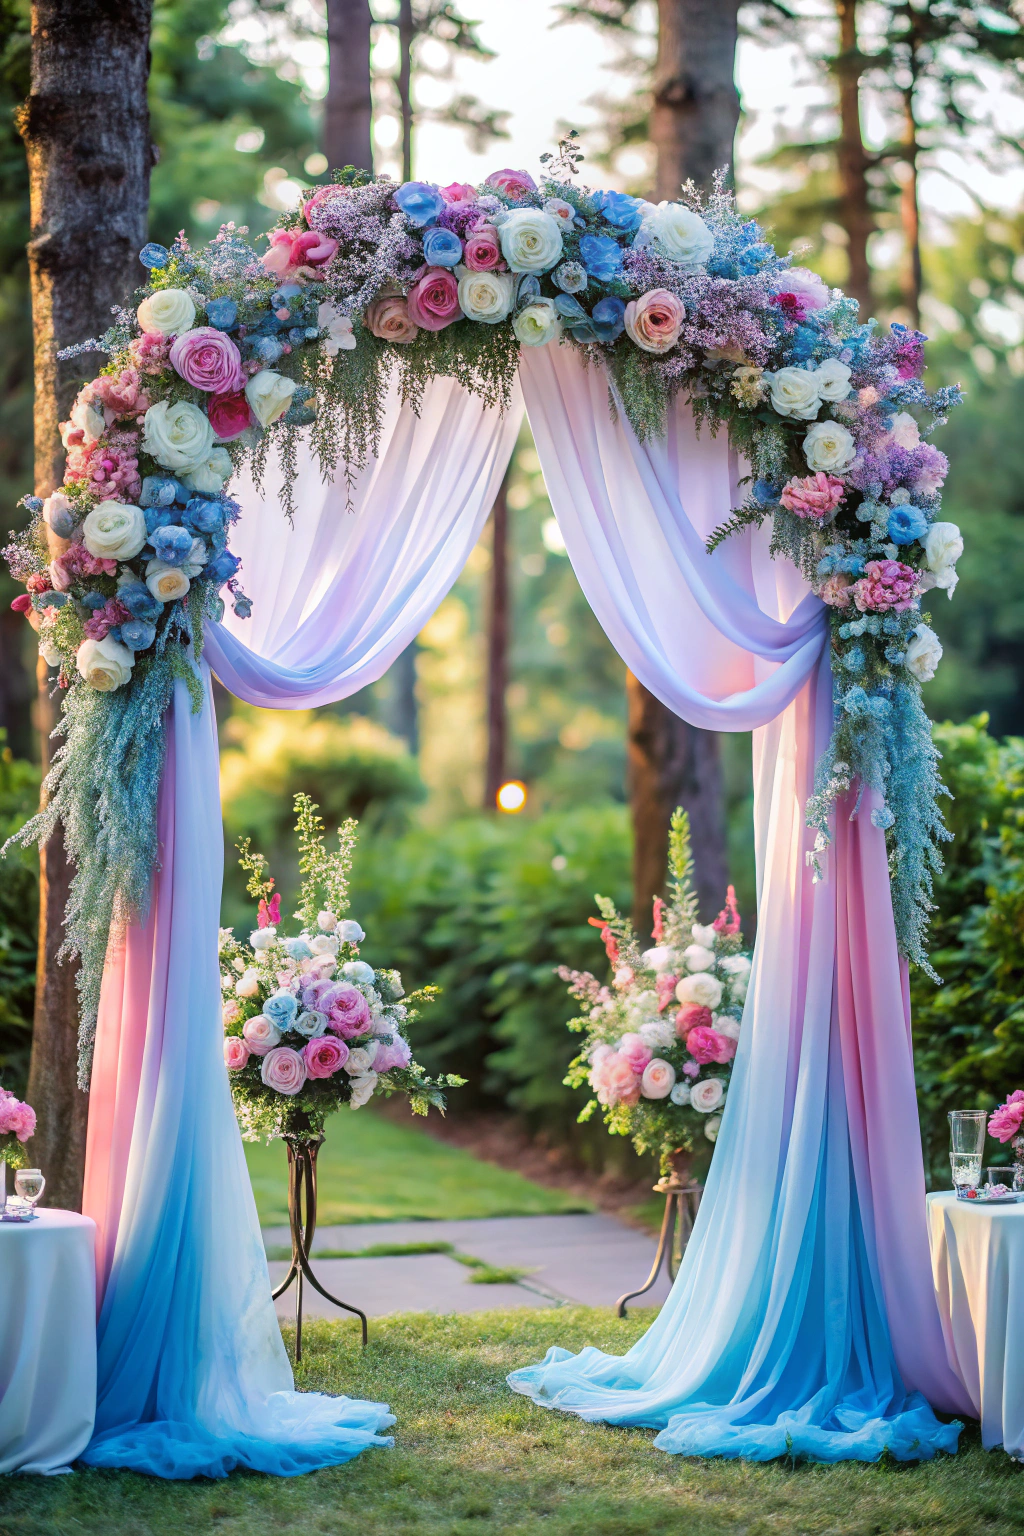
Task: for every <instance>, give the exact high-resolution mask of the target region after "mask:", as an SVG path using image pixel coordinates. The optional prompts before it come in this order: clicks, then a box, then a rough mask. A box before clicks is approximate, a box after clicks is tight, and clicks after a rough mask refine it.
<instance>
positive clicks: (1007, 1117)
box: [988, 1088, 1024, 1141]
mask: <svg viewBox="0 0 1024 1536" xmlns="http://www.w3.org/2000/svg"><path fill="white" fill-rule="evenodd" d="M1022 1125H1024V1088H1015V1089H1014V1091H1013V1093H1011V1094H1010V1097H1009V1098H1008V1099H1007V1100H1006V1102H1005V1104H1000V1106H999V1108H998V1109H994V1110H993V1111H992V1113H991V1115H990V1116H989V1121H988V1133H989V1135H990V1136H996V1137H998V1139H999V1140H1000V1141H1012V1140H1013V1138H1014V1137H1015V1136H1019V1135H1020V1130H1021V1126H1022Z"/></svg>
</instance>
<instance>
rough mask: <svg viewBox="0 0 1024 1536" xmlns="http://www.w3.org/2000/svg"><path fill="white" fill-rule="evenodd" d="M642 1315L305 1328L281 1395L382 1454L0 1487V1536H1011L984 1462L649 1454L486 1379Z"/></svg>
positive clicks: (1018, 1475) (22, 1481) (1006, 1491)
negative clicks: (283, 1467) (364, 1342)
mask: <svg viewBox="0 0 1024 1536" xmlns="http://www.w3.org/2000/svg"><path fill="white" fill-rule="evenodd" d="M650 1316H651V1314H650V1313H648V1314H647V1315H646V1317H645V1316H644V1315H643V1314H637V1315H635V1316H634V1317H631V1318H628V1319H625V1320H624V1321H622V1322H619V1321H617V1320H616V1319H614V1318H613V1317H612V1316H611V1315H610V1313H609V1312H608V1311H607V1310H596V1309H589V1308H585V1307H576V1308H569V1307H565V1308H562V1309H561V1310H559V1311H558V1312H548V1311H536V1312H535V1311H531V1310H523V1311H514V1312H491V1313H478V1314H476V1315H475V1316H471V1317H441V1318H438V1317H430V1316H426V1315H417V1316H407V1317H392V1318H387V1319H380V1320H374V1321H373V1322H372V1323H371V1328H370V1347H369V1349H368V1350H367V1352H366V1354H365V1355H364V1354H362V1353H361V1352H360V1351H359V1349H358V1348H357V1347H356V1345H355V1333H354V1330H353V1328H352V1327H351V1326H350V1325H347V1324H336V1323H327V1322H314V1323H311V1324H309V1325H308V1333H307V1334H306V1335H305V1341H306V1345H307V1349H308V1354H307V1355H306V1358H305V1359H304V1360H303V1363H302V1366H301V1368H300V1370H299V1373H298V1382H299V1385H301V1386H303V1387H307V1388H321V1389H325V1390H328V1391H332V1392H343V1391H344V1392H349V1393H352V1394H355V1395H358V1396H360V1397H368V1398H373V1399H377V1400H383V1401H385V1402H389V1403H390V1404H391V1407H392V1409H393V1411H394V1412H395V1413H396V1414H397V1415H398V1424H397V1426H396V1430H395V1433H396V1436H397V1440H396V1445H395V1447H394V1449H392V1450H380V1451H377V1450H374V1451H367V1452H365V1453H364V1454H363V1455H362V1456H361V1457H359V1458H358V1460H356V1461H354V1462H351V1463H349V1465H348V1466H345V1467H339V1468H337V1469H333V1470H329V1471H325V1472H319V1473H316V1474H313V1475H311V1476H307V1477H300V1478H294V1479H288V1480H285V1479H277V1478H270V1477H261V1476H254V1475H246V1474H238V1473H236V1474H234V1475H233V1476H232V1477H230V1478H228V1479H227V1480H226V1481H225V1482H222V1483H164V1482H159V1481H158V1480H156V1479H149V1478H144V1477H139V1476H137V1475H135V1474H133V1473H118V1472H95V1471H90V1472H82V1473H79V1474H77V1475H76V1476H74V1477H54V1478H35V1477H31V1478H30V1477H24V1478H10V1479H3V1480H2V1481H0V1536H178V1533H180V1532H182V1531H187V1532H188V1533H189V1536H207V1533H212V1532H217V1533H218V1536H313V1533H319V1532H324V1533H335V1536H497V1533H499V1532H500V1533H503V1536H504V1533H508V1536H512V1533H515V1536H540V1533H541V1532H544V1533H549V1536H733V1533H738V1532H742V1533H743V1536H777V1533H779V1532H785V1533H787V1536H788V1533H801V1536H803V1533H807V1536H817V1533H822V1536H914V1533H917V1532H920V1533H922V1536H924V1533H927V1536H977V1533H979V1532H983V1533H984V1536H1019V1533H1020V1531H1021V1528H1022V1523H1024V1468H1022V1467H1019V1466H1016V1465H1015V1464H1014V1463H1013V1462H1011V1461H1010V1460H1009V1458H1008V1457H1006V1456H1004V1455H1003V1454H1002V1452H999V1451H997V1452H992V1453H989V1454H986V1453H985V1452H984V1451H982V1450H981V1448H980V1445H979V1443H978V1439H977V1434H976V1432H971V1433H969V1434H967V1435H966V1436H965V1437H964V1450H963V1451H962V1452H961V1454H960V1455H959V1456H956V1457H944V1458H940V1459H939V1460H937V1461H935V1462H931V1463H925V1464H924V1465H921V1466H898V1465H895V1464H888V1465H886V1464H883V1465H879V1466H861V1465H859V1464H856V1463H849V1462H848V1463H845V1464H841V1465H839V1466H836V1467H822V1466H807V1465H802V1466H797V1467H792V1466H790V1465H787V1464H785V1463H773V1464H771V1465H768V1466H762V1465H756V1464H747V1463H743V1462H704V1461H690V1460H682V1459H680V1458H678V1457H672V1456H666V1455H664V1453H663V1452H661V1451H656V1450H654V1449H653V1447H652V1445H651V1441H652V1439H653V1432H652V1431H650V1430H640V1429H636V1430H623V1429H611V1428H609V1427H607V1426H605V1425H599V1424H584V1423H582V1422H581V1421H580V1420H579V1419H575V1418H572V1417H570V1416H566V1415H562V1414H558V1413H553V1412H549V1411H545V1410H544V1409H541V1408H535V1407H534V1406H533V1404H532V1403H530V1402H528V1401H527V1400H526V1399H525V1398H521V1397H517V1396H515V1395H514V1394H513V1393H511V1392H509V1391H508V1389H507V1387H506V1386H505V1384H504V1378H505V1373H506V1372H507V1371H508V1370H510V1369H512V1368H513V1367H515V1366H518V1365H524V1364H526V1363H527V1362H529V1361H532V1360H536V1359H538V1358H539V1357H540V1356H541V1355H542V1354H543V1352H544V1351H545V1349H546V1348H547V1347H548V1345H549V1344H554V1343H556V1342H557V1343H560V1344H564V1345H567V1346H569V1347H570V1348H574V1349H578V1348H580V1347H581V1346H582V1345H583V1344H585V1343H595V1344H598V1345H601V1346H602V1347H604V1348H606V1349H613V1350H617V1351H620V1350H622V1349H624V1348H626V1347H627V1346H628V1345H629V1344H630V1343H631V1342H632V1341H633V1340H634V1339H635V1338H636V1337H637V1335H638V1334H639V1333H640V1332H641V1330H642V1329H643V1328H644V1327H645V1326H646V1325H647V1322H648V1321H649V1320H650Z"/></svg>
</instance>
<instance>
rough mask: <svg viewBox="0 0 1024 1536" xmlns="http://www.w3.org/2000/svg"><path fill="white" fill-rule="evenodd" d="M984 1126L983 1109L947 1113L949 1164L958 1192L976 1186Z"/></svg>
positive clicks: (985, 1117) (956, 1110)
mask: <svg viewBox="0 0 1024 1536" xmlns="http://www.w3.org/2000/svg"><path fill="white" fill-rule="evenodd" d="M987 1125H988V1113H987V1111H986V1110H984V1109H952V1110H950V1112H949V1142H950V1152H949V1164H950V1167H951V1168H952V1170H953V1185H954V1187H955V1188H956V1190H957V1191H958V1192H959V1191H960V1190H962V1189H977V1187H978V1183H979V1181H980V1179H981V1158H982V1154H983V1152H984V1150H985V1131H986V1129H987Z"/></svg>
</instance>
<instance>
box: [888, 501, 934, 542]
mask: <svg viewBox="0 0 1024 1536" xmlns="http://www.w3.org/2000/svg"><path fill="white" fill-rule="evenodd" d="M888 529H889V537H890V539H891V540H892V542H893V543H894V544H913V543H914V542H915V540H917V539H921V538H923V537H924V535H925V534H926V533H927V532H928V519H927V517H926V516H925V514H924V513H923V512H922V511H921V508H920V507H915V506H914V504H913V502H909V501H908V502H904V504H903V506H902V507H893V509H892V511H891V512H890V513H889V522H888Z"/></svg>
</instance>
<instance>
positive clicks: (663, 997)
mask: <svg viewBox="0 0 1024 1536" xmlns="http://www.w3.org/2000/svg"><path fill="white" fill-rule="evenodd" d="M678 985H679V977H678V976H676V975H675V974H672V975H666V974H665V972H662V974H661V975H660V976H657V977H656V978H655V981H654V988H655V991H656V992H657V994H658V1012H659V1013H664V1012H665V1009H666V1008H667V1007H669V1005H670V1004H671V1003H674V1002H675V997H676V987H678Z"/></svg>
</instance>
